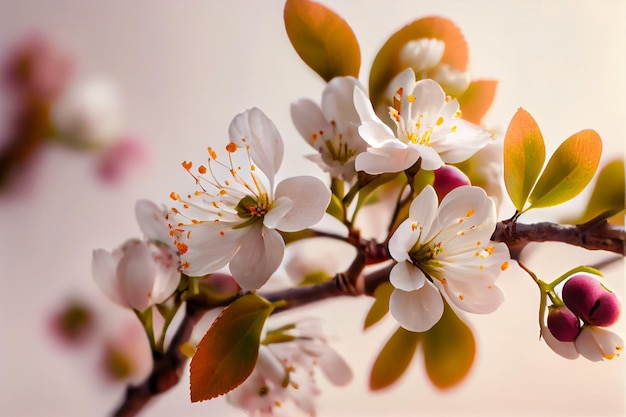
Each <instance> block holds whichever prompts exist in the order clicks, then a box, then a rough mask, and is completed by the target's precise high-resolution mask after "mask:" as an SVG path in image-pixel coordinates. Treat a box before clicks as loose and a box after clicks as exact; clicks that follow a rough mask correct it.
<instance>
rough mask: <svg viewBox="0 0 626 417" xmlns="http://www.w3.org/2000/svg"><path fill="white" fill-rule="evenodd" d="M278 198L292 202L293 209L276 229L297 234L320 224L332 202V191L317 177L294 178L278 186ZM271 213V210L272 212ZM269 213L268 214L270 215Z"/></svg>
mask: <svg viewBox="0 0 626 417" xmlns="http://www.w3.org/2000/svg"><path fill="white" fill-rule="evenodd" d="M275 195H276V198H277V199H280V198H283V197H286V198H288V199H289V200H291V204H292V205H291V208H290V209H289V211H288V212H286V213H285V215H284V216H283V217H282V218H280V219H278V220H277V221H276V222H275V223H276V229H278V230H283V231H285V232H296V231H298V230H302V229H304V228H307V227H309V226H313V225H314V224H315V223H317V222H319V221H320V220H321V219H322V217H323V216H324V213H325V212H326V207H328V203H329V202H330V190H329V189H328V187H327V186H326V185H325V184H324V183H323V182H322V181H320V180H319V179H317V178H315V177H309V176H302V177H292V178H287V179H286V180H284V181H281V182H280V183H279V184H278V185H277V186H276V192H275ZM270 213H271V210H270ZM270 213H268V214H270Z"/></svg>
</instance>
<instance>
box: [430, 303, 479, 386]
mask: <svg viewBox="0 0 626 417" xmlns="http://www.w3.org/2000/svg"><path fill="white" fill-rule="evenodd" d="M444 305H445V308H444V311H443V316H442V317H441V320H439V322H437V324H435V325H434V326H433V327H432V328H431V329H430V330H428V331H426V332H425V333H424V334H423V337H422V343H423V345H422V346H423V348H424V363H425V365H426V373H427V374H428V378H429V379H430V381H431V382H432V383H433V384H434V385H435V386H436V387H437V388H440V389H447V388H451V387H453V386H454V385H456V384H458V383H459V382H461V381H462V380H463V379H465V377H466V376H467V374H468V373H469V371H470V369H471V368H472V364H473V363H474V357H475V354H476V343H475V341H474V335H473V334H472V331H471V330H470V328H469V327H468V326H467V325H466V324H465V323H464V322H463V321H462V320H461V319H460V318H459V317H458V316H457V315H456V313H455V312H454V310H452V308H450V306H449V305H448V303H447V302H444Z"/></svg>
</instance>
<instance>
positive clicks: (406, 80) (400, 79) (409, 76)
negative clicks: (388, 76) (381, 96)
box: [385, 68, 415, 111]
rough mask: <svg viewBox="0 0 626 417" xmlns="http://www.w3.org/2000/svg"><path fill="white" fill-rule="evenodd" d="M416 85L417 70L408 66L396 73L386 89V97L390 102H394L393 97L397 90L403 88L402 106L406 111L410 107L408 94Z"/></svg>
mask: <svg viewBox="0 0 626 417" xmlns="http://www.w3.org/2000/svg"><path fill="white" fill-rule="evenodd" d="M414 87H415V72H414V71H413V69H412V68H407V69H405V70H403V71H402V72H400V73H399V74H398V75H396V76H395V77H394V78H393V79H392V80H391V81H390V82H389V85H388V86H387V89H386V90H385V99H387V100H388V103H392V99H393V97H394V96H395V94H396V92H397V91H398V90H399V89H400V88H402V108H403V110H405V111H406V109H408V101H407V96H408V95H409V93H411V92H412V91H413V88H414Z"/></svg>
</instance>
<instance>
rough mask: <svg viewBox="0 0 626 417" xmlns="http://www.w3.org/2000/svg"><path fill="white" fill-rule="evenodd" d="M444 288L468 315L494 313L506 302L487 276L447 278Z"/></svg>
mask: <svg viewBox="0 0 626 417" xmlns="http://www.w3.org/2000/svg"><path fill="white" fill-rule="evenodd" d="M443 287H444V288H445V291H446V293H447V294H448V296H449V297H450V300H451V301H452V302H453V303H454V304H455V305H456V306H457V307H459V308H460V309H461V310H464V311H467V312H468V313H479V314H487V313H492V312H494V311H495V310H496V309H497V308H498V307H500V305H501V304H502V302H504V294H502V291H500V288H498V287H497V286H496V285H495V284H494V282H493V279H491V278H490V277H487V276H472V275H469V276H465V277H464V279H459V280H453V279H450V278H447V279H446V283H445V284H444V285H443Z"/></svg>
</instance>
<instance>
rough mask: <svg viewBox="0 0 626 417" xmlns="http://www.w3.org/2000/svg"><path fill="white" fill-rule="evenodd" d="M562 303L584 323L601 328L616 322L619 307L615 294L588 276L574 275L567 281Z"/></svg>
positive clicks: (564, 286)
mask: <svg viewBox="0 0 626 417" xmlns="http://www.w3.org/2000/svg"><path fill="white" fill-rule="evenodd" d="M563 302H564V303H565V305H566V306H567V307H568V308H569V309H570V310H571V311H572V313H574V314H575V315H577V316H578V317H580V318H581V319H582V320H583V321H584V322H585V323H588V324H591V325H593V326H602V327H606V326H610V325H611V324H613V323H615V322H616V321H617V319H618V317H619V312H620V307H621V306H620V302H619V300H618V298H617V296H616V295H615V293H613V292H611V291H609V290H608V289H607V288H605V287H604V286H603V285H602V284H601V283H600V281H598V280H597V279H596V278H594V277H593V276H592V275H588V274H576V275H574V276H572V277H571V278H570V279H568V280H567V282H566V283H565V285H563Z"/></svg>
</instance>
